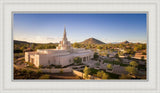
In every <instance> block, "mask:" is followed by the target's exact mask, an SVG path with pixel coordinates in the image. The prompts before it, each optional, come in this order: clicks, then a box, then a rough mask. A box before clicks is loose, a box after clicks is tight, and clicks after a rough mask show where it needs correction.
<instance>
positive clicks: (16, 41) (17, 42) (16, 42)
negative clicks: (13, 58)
mask: <svg viewBox="0 0 160 93" xmlns="http://www.w3.org/2000/svg"><path fill="white" fill-rule="evenodd" d="M20 43H25V44H28V43H29V42H26V41H19V40H14V44H20Z"/></svg>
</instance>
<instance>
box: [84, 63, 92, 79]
mask: <svg viewBox="0 0 160 93" xmlns="http://www.w3.org/2000/svg"><path fill="white" fill-rule="evenodd" d="M83 72H84V78H85V79H88V75H89V73H90V72H91V71H90V68H88V67H87V66H85V68H84V70H83Z"/></svg>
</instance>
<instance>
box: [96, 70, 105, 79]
mask: <svg viewBox="0 0 160 93" xmlns="http://www.w3.org/2000/svg"><path fill="white" fill-rule="evenodd" d="M103 74H104V71H103V70H102V71H98V72H97V77H99V78H102V77H103Z"/></svg>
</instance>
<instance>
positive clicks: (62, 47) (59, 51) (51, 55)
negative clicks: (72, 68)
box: [25, 28, 94, 67]
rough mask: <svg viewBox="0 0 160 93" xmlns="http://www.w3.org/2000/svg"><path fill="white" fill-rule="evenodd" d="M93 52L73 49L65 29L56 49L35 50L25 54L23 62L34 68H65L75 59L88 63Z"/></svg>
mask: <svg viewBox="0 0 160 93" xmlns="http://www.w3.org/2000/svg"><path fill="white" fill-rule="evenodd" d="M93 54H94V52H92V51H91V50H86V49H84V48H73V47H72V46H71V44H70V42H69V41H68V40H67V36H66V28H64V36H63V39H62V41H60V43H59V45H58V47H56V49H37V51H33V52H25V61H26V62H31V63H33V64H34V65H35V66H36V67H39V66H40V65H43V66H48V65H51V64H53V65H61V66H62V67H63V66H67V65H70V64H72V63H73V59H74V58H75V57H80V58H82V62H88V61H89V60H91V58H93Z"/></svg>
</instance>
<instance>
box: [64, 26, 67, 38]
mask: <svg viewBox="0 0 160 93" xmlns="http://www.w3.org/2000/svg"><path fill="white" fill-rule="evenodd" d="M63 40H67V36H66V26H64V34H63Z"/></svg>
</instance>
